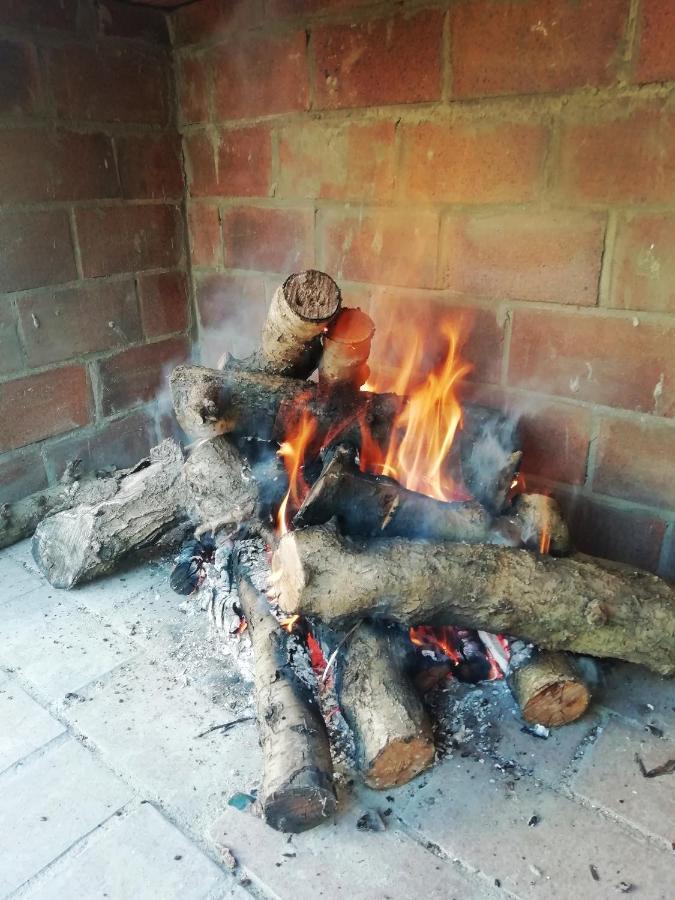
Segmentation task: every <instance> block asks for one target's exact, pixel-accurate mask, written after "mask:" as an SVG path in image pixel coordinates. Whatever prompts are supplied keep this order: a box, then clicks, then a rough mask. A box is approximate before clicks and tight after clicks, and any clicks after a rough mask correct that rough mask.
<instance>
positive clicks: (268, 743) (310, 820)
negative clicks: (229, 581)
mask: <svg viewBox="0 0 675 900" xmlns="http://www.w3.org/2000/svg"><path fill="white" fill-rule="evenodd" d="M237 587H238V593H239V602H240V604H241V607H242V610H243V612H244V615H245V616H246V621H247V622H248V631H249V634H250V636H251V643H252V645H253V652H254V654H255V687H256V706H257V713H258V715H257V718H258V729H259V735H260V746H261V748H262V753H263V761H264V772H263V782H262V787H261V789H260V792H259V794H258V801H259V803H260V806H261V808H262V811H263V815H264V817H265V821H266V822H267V824H268V825H271V826H272V828H276V829H277V830H278V831H286V832H294V833H295V832H299V831H305V830H307V829H308V828H313V827H314V826H316V825H319V824H321V822H325V821H326V820H327V819H328V818H329V817H330V816H331V815H332V814H333V813H334V812H335V809H336V805H337V804H336V798H335V790H334V787H333V764H332V761H331V756H330V747H329V743H328V734H327V733H326V727H325V724H324V721H323V718H322V717H321V713H320V711H319V708H318V705H317V702H316V699H315V697H314V696H313V695H312V693H311V691H310V689H309V688H308V687H307V686H306V685H305V684H304V683H303V682H302V681H301V680H300V678H299V677H298V675H297V673H296V671H295V669H294V667H293V655H294V654H298V653H299V652H300V647H299V645H298V643H297V639H296V638H295V637H293V636H292V635H289V634H287V633H286V632H285V631H284V630H283V629H282V628H281V627H280V626H279V624H278V622H277V621H276V619H275V618H274V616H273V615H272V614H271V612H270V609H269V605H268V603H267V599H266V598H265V597H264V596H262V595H260V594H259V593H258V591H257V590H256V589H255V588H254V586H253V585H252V584H251V582H250V580H249V579H248V578H247V577H246V576H245V575H242V574H241V573H239V574H238V577H237Z"/></svg>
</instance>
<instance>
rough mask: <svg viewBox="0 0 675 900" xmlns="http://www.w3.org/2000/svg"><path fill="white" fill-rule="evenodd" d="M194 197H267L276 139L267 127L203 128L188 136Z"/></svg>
mask: <svg viewBox="0 0 675 900" xmlns="http://www.w3.org/2000/svg"><path fill="white" fill-rule="evenodd" d="M185 150H186V155H187V159H188V171H189V173H190V193H191V195H192V196H193V197H266V196H267V195H268V194H269V191H270V187H271V178H272V175H271V167H272V138H271V135H270V130H269V129H268V128H264V127H255V128H236V129H227V130H219V131H217V132H216V131H211V130H209V131H199V132H194V133H193V134H190V135H188V136H187V137H186V139H185Z"/></svg>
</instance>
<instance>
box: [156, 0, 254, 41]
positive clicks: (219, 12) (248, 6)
mask: <svg viewBox="0 0 675 900" xmlns="http://www.w3.org/2000/svg"><path fill="white" fill-rule="evenodd" d="M262 15H263V7H262V3H261V0H200V2H199V3H190V4H186V5H185V6H182V7H181V8H180V9H177V10H176V11H175V12H174V13H173V14H172V15H171V24H172V28H173V36H174V43H175V44H177V45H178V46H183V45H185V44H199V43H202V42H207V41H209V42H211V41H214V40H217V39H218V38H222V37H223V36H224V35H226V34H228V33H230V32H232V31H236V30H237V29H245V28H248V27H249V26H252V25H253V26H254V25H259V24H260V21H261V19H262Z"/></svg>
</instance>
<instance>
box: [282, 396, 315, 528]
mask: <svg viewBox="0 0 675 900" xmlns="http://www.w3.org/2000/svg"><path fill="white" fill-rule="evenodd" d="M316 428H317V423H316V420H315V419H314V418H313V417H312V416H311V415H309V413H307V412H305V411H303V413H302V415H301V416H300V420H299V422H298V424H297V427H295V428H291V429H290V432H289V435H288V437H287V439H286V440H285V441H284V442H283V443H282V444H281V446H280V447H279V449H278V450H277V453H278V455H279V456H281V457H282V459H283V460H284V465H285V467H286V472H287V473H288V491H287V492H286V496H285V497H284V499H283V500H282V501H281V505H280V506H279V512H278V513H277V531H278V532H279V534H286V532H287V531H288V520H289V518H290V515H289V512H288V508H289V505H290V506H291V507H292V508H293V510H294V511H295V510H297V509H298V507H299V506H300V504H301V503H302V500H303V498H304V496H305V494H306V493H307V491H308V486H307V482H306V481H305V479H304V477H303V474H302V466H303V465H304V462H305V452H306V450H307V446H308V444H309V443H310V441H311V440H312V438H313V437H314V435H315V433H316Z"/></svg>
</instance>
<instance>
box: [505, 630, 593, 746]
mask: <svg viewBox="0 0 675 900" xmlns="http://www.w3.org/2000/svg"><path fill="white" fill-rule="evenodd" d="M506 681H507V684H508V685H509V688H510V689H511V693H512V694H513V696H514V697H515V699H516V701H517V702H518V705H519V706H520V710H521V713H522V715H523V718H524V719H525V721H526V722H530V723H532V724H539V725H546V726H547V727H549V728H553V727H556V726H558V725H568V724H569V723H570V722H574V721H576V719H578V718H580V717H581V716H583V714H584V713H585V712H586V710H587V709H588V704H589V703H590V701H591V693H590V691H589V690H588V687H587V685H586V683H585V682H584V680H583V678H582V677H581V674H580V673H579V672H578V671H577V670H576V668H575V667H574V665H573V663H572V662H571V660H570V658H569V657H568V656H567V655H566V654H564V653H556V652H552V651H550V650H538V649H537V648H536V647H533V648H530V649H529V650H523V652H521V653H520V654H518V653H515V652H513V651H512V656H511V660H510V665H509V669H508V674H507V676H506Z"/></svg>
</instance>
